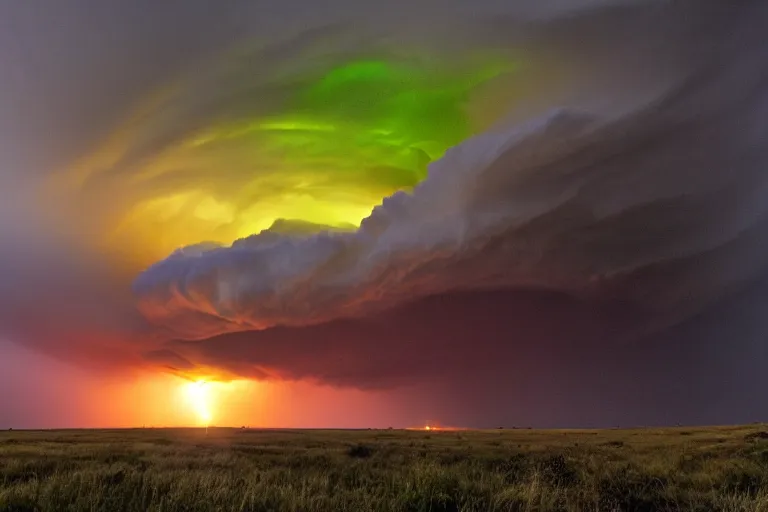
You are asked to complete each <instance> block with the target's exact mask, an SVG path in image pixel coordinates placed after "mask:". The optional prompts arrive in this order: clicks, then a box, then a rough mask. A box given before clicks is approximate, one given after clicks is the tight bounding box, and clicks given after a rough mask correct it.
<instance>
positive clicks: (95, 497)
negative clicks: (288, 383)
mask: <svg viewBox="0 0 768 512" xmlns="http://www.w3.org/2000/svg"><path fill="white" fill-rule="evenodd" d="M766 438H768V426H766V425H751V426H745V427H718V428H707V429H698V428H692V429H682V428H680V429H663V430H655V429H647V430H602V431H584V430H582V431H538V430H493V431H430V432H426V431H400V430H360V431H330V430H326V431H322V430H317V431H313V430H296V431H274V430H271V431H270V430H242V429H210V430H209V431H208V432H207V433H206V431H205V430H198V429H178V430H163V429H140V430H110V431H103V430H102V431H87V430H72V431H39V432H38V431H34V432H33V431H23V432H22V431H7V432H0V511H4V512H9V511H32V510H41V511H48V510H51V511H54V510H78V511H79V510H83V511H109V512H113V511H121V510H130V511H142V512H143V511H149V510H152V511H208V510H216V511H229V510H237V511H241V510H243V511H245V510H248V511H267V510H275V511H282V510H287V511H314V510H327V511H366V510H387V511H390V510H391V511H422V510H423V511H428V510H431V511H452V510H455V511H458V510H465V511H495V510H606V511H610V510H626V511H630V510H640V511H655V510H684V511H687V510H701V511H710V510H733V511H736V510H744V511H753V510H754V511H756V510H760V511H768V439H766Z"/></svg>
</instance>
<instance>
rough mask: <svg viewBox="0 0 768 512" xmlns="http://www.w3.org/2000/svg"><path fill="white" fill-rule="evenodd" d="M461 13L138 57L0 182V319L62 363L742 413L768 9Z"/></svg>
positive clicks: (758, 319) (682, 416)
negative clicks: (124, 104) (52, 148)
mask: <svg viewBox="0 0 768 512" xmlns="http://www.w3.org/2000/svg"><path fill="white" fill-rule="evenodd" d="M531 5H533V4H531ZM195 6H196V7H194V8H195V9H196V8H197V4H195ZM199 6H200V8H201V9H202V6H203V3H200V4H199ZM423 8H424V10H425V11H427V10H429V9H428V6H427V5H426V3H424V6H423ZM485 8H486V9H487V11H486V12H483V13H482V15H481V14H478V15H477V16H476V17H473V18H471V19H470V18H466V17H464V18H461V17H460V16H458V15H457V14H458V12H457V11H455V10H452V9H451V8H446V9H445V10H444V12H442V13H441V15H440V16H439V20H440V21H439V22H435V23H434V24H433V25H432V26H431V27H427V26H426V25H425V24H419V23H417V22H416V20H418V19H424V18H418V16H417V13H418V9H417V10H416V11H414V12H415V13H414V18H413V19H412V20H410V23H408V24H403V23H401V21H402V20H401V19H395V18H392V19H386V20H384V19H381V20H376V21H374V20H375V18H376V17H375V16H374V17H373V18H372V17H371V16H370V12H369V13H368V16H362V15H361V14H355V11H354V9H352V8H350V9H348V10H344V9H341V8H340V9H339V11H338V12H339V13H343V14H344V16H342V15H341V14H340V15H339V16H338V17H337V18H336V19H334V18H333V16H330V15H329V16H328V19H323V20H322V23H321V22H320V21H317V22H315V25H314V26H313V27H312V28H311V29H310V28H309V27H308V22H303V21H298V20H294V21H295V22H296V24H297V25H298V26H299V27H300V28H301V30H295V27H294V29H292V31H290V32H289V31H286V32H284V33H282V34H278V33H274V34H272V33H270V34H269V38H262V40H259V41H256V38H254V37H253V35H254V31H255V29H254V27H246V26H241V31H240V32H237V33H236V34H234V35H232V34H229V36H230V37H228V34H227V32H226V31H222V32H219V31H215V30H209V31H207V32H205V33H206V34H207V36H206V37H208V38H209V39H206V41H207V42H208V43H209V45H210V46H209V48H208V51H206V52H203V51H202V49H201V48H200V47H196V46H195V45H193V44H191V43H189V44H187V46H185V48H184V49H183V50H184V51H182V49H179V50H178V51H177V52H170V50H168V51H169V52H170V53H168V54H167V55H165V54H163V55H160V56H159V57H158V59H159V60H158V62H160V61H162V60H163V59H166V62H173V63H175V65H176V66H178V68H176V69H177V70H178V72H175V73H174V74H173V76H171V73H167V72H166V71H165V70H164V69H163V68H162V67H161V68H157V69H155V70H154V71H153V70H148V71H147V74H146V75H145V76H147V77H149V76H153V77H154V79H152V80H150V79H149V78H145V79H140V76H144V75H141V74H137V75H136V77H135V82H134V83H135V90H136V91H137V94H136V95H135V98H134V100H135V101H132V102H131V104H135V105H137V106H136V107H135V108H134V109H133V110H131V111H129V112H128V114H125V113H123V115H122V116H117V115H115V116H113V117H114V119H122V121H120V122H112V123H111V124H109V123H106V121H104V122H103V126H112V127H113V128H111V129H106V130H105V132H104V133H108V134H109V135H108V136H106V137H95V136H94V134H95V133H96V132H95V131H93V132H89V130H85V129H83V130H78V133H77V134H73V135H71V141H70V142H69V143H68V144H64V145H62V147H64V146H67V149H68V148H69V147H75V146H80V147H81V148H85V153H83V154H84V155H85V156H83V157H81V158H73V157H72V155H73V154H79V153H75V152H73V153H72V154H67V151H64V149H62V150H61V152H59V154H58V155H57V156H56V157H55V158H54V156H51V157H50V158H49V159H48V160H49V161H45V162H43V161H39V162H37V163H38V166H39V167H40V168H41V169H45V168H55V169H56V171H55V172H47V171H45V172H44V171H35V170H33V168H34V167H36V166H32V165H28V167H29V169H30V172H28V173H15V174H13V175H12V176H11V177H10V178H7V179H8V182H9V183H13V185H14V186H19V187H20V186H21V184H22V183H23V184H24V186H25V187H27V186H29V187H30V188H31V189H32V190H34V191H35V194H33V193H29V196H30V197H33V196H34V197H36V198H39V197H43V198H45V199H44V201H45V203H44V207H42V208H40V207H37V206H35V205H33V206H31V207H30V205H29V204H24V205H23V208H22V207H21V206H9V207H8V208H9V211H12V212H14V214H17V213H18V212H21V211H30V219H29V220H28V221H25V224H23V225H20V224H19V223H15V222H7V223H6V224H7V225H8V227H7V229H6V228H4V230H3V231H2V237H3V240H8V241H9V242H10V244H9V245H8V247H10V248H11V249H9V251H7V252H6V253H5V254H4V255H3V256H2V259H0V268H2V270H0V272H3V274H2V275H3V276H4V280H3V281H2V283H0V292H1V293H0V297H1V299H0V300H2V301H3V303H4V304H8V305H9V306H8V307H7V308H6V312H5V313H3V314H2V315H1V316H0V320H2V323H3V325H2V326H3V327H4V328H5V330H6V331H8V332H9V333H10V334H11V335H12V339H13V340H14V341H17V342H19V343H22V344H25V345H30V346H33V347H35V348H38V349H40V350H44V351H47V352H50V353H54V354H56V355H59V356H61V357H70V358H74V359H76V360H93V359H94V358H99V359H103V360H104V361H108V362H109V363H110V364H117V365H120V364H136V365H150V366H155V367H158V368H160V369H164V370H166V371H172V372H176V373H181V374H185V375H190V376H194V375H206V376H210V375H215V376H218V378H225V379H226V378H233V377H247V378H255V379H274V380H305V381H311V382H314V383H318V384H323V385H330V386H337V387H351V388H359V389H363V390H375V391H377V392H380V391H387V392H391V393H392V394H393V396H401V398H402V400H403V401H404V403H405V402H407V400H408V399H407V393H408V392H407V391H405V390H409V389H413V388H418V389H421V390H424V392H425V393H427V395H428V396H430V397H432V399H433V400H434V402H435V404H437V405H436V406H435V407H436V409H437V410H439V414H440V418H441V420H442V421H444V422H445V423H449V424H455V425H467V426H485V427H487V426H496V425H497V424H510V423H512V424H518V423H521V422H525V423H534V424H538V425H606V424H615V423H624V424H626V423H628V422H629V423H635V424H652V423H671V422H706V423H710V422H730V421H754V420H756V419H760V417H762V416H764V415H765V414H766V412H768V411H767V410H766V409H765V404H764V403H762V402H761V399H760V391H759V390H760V389H764V386H765V385H766V383H767V382H766V377H765V376H764V375H765V372H764V370H765V369H766V368H765V365H766V363H768V354H766V348H765V347H766V345H765V343H764V341H763V340H764V335H765V334H766V328H765V326H764V321H763V318H764V315H763V313H762V312H763V311H764V308H765V298H766V293H767V292H768V289H766V286H765V282H766V281H765V279H766V277H768V276H766V261H765V248H766V247H768V234H766V233H768V216H767V215H768V212H767V211H766V206H765V204H766V203H765V201H764V198H765V196H766V193H768V181H766V178H765V176H764V171H763V166H764V165H765V163H766V162H767V161H768V149H767V148H766V146H765V144H764V141H765V140H767V139H768V124H766V122H765V119H767V118H768V117H766V114H768V93H766V92H765V91H768V88H767V87H766V85H768V84H767V83H766V82H768V66H766V64H765V62H768V61H766V57H768V55H766V53H767V52H766V50H765V48H764V45H763V44H762V39H763V34H764V31H765V29H766V27H768V8H767V7H766V6H764V5H762V4H761V3H760V2H758V1H746V0H745V1H741V2H725V1H716V0H707V1H698V2H692V1H682V2H662V1H649V2H634V3H627V4H626V5H614V6H610V7H600V6H593V5H586V4H584V5H583V6H581V8H580V9H575V8H574V6H573V5H571V6H570V7H569V8H568V9H567V10H566V9H564V8H563V7H562V6H559V5H555V4H554V3H552V4H551V5H548V6H541V7H539V8H534V7H532V6H527V7H526V6H524V5H522V4H521V6H520V8H519V9H518V10H517V11H516V12H504V10H501V9H500V8H499V6H493V5H491V4H490V3H489V4H488V5H486V6H485ZM185 12H186V13H187V14H188V15H189V16H190V20H191V21H190V23H188V24H186V26H188V27H192V26H194V25H195V23H198V22H199V23H203V22H202V21H195V20H197V19H198V18H197V16H198V15H199V13H198V14H193V13H191V11H189V10H187V11H185ZM241 14H242V13H241ZM325 14H328V13H325ZM167 15H168V16H171V13H168V14H167ZM229 16H231V18H230V17H229ZM286 16H287V14H286ZM358 16H359V17H360V20H363V18H365V23H367V24H368V27H369V29H368V30H362V29H361V28H360V27H359V26H356V25H355V24H349V23H345V22H344V21H345V18H346V17H352V18H355V17H358ZM236 18H238V16H236V15H234V14H232V13H230V14H227V15H226V16H224V15H222V17H221V18H220V19H221V21H220V23H221V24H222V25H223V26H227V25H228V24H229V23H234V21H232V19H236ZM217 19H219V18H217ZM302 19H303V18H302ZM326 22H328V23H330V22H339V23H334V24H326ZM158 23H159V22H158ZM361 23H362V21H361ZM297 34H298V35H297ZM125 37H130V35H129V34H126V36H125ZM181 41H186V39H184V38H182V39H181ZM203 53H205V57H204V56H203ZM184 63H187V64H184ZM188 63H195V64H194V65H189V64H188ZM201 63H202V64H201ZM158 65H159V64H158ZM97 89H99V88H97ZM112 90H115V89H114V88H112ZM140 91H144V92H143V93H141V92H140ZM147 91H150V92H147ZM126 95H127V93H126ZM104 101H105V104H106V103H111V102H110V101H108V99H107V98H106V97H105V98H104ZM430 105H432V106H433V107H434V108H431V107H430V108H427V107H429V106H430ZM393 106H397V115H396V116H395V115H394V114H392V109H393V108H394V107H393ZM62 108H64V107H62ZM96 110H97V111H98V112H99V114H100V115H105V114H103V113H104V111H105V109H96ZM106 110H108V109H106ZM105 117H109V116H105ZM114 119H113V120H114ZM92 124H93V126H96V125H98V124H99V123H97V122H95V121H93V123H92ZM89 133H90V134H89ZM75 135H77V136H78V137H76V136H75ZM75 139H82V140H75ZM99 139H100V140H99ZM88 141H91V142H92V141H97V142H95V143H93V144H92V145H90V144H88V143H87V142H88ZM89 146H91V147H90V148H89ZM13 154H14V155H18V160H19V161H21V160H23V158H22V157H23V156H24V155H22V154H21V153H20V148H15V149H14V153H13ZM31 161H32V160H30V159H27V162H31ZM40 190H42V192H40V193H38V191H40ZM358 224H359V227H358ZM20 226H21V227H20ZM179 245H183V247H179V248H177V249H176V250H175V251H173V252H172V253H171V254H170V255H168V256H166V255H167V253H168V252H169V251H170V250H172V249H173V248H174V247H177V246H179ZM5 276H7V277H5ZM59 305H61V306H59ZM36 318H38V319H39V318H45V319H46V323H45V325H44V326H43V325H40V324H38V323H36V322H35V319H36Z"/></svg>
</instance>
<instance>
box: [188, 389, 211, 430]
mask: <svg viewBox="0 0 768 512" xmlns="http://www.w3.org/2000/svg"><path fill="white" fill-rule="evenodd" d="M184 391H185V394H186V396H187V400H188V401H189V404H190V406H191V407H192V409H193V410H194V411H195V415H196V416H197V419H198V421H199V422H200V424H201V425H203V426H206V427H207V426H208V425H209V424H210V423H211V420H212V419H213V413H212V412H211V393H210V384H209V383H208V382H205V381H203V380H201V381H197V382H190V383H188V384H187V385H186V386H185V388H184Z"/></svg>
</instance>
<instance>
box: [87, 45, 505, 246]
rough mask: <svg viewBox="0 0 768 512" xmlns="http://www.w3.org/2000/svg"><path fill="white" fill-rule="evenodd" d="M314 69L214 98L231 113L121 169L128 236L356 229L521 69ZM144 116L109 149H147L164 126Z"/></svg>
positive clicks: (363, 65)
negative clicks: (303, 226)
mask: <svg viewBox="0 0 768 512" xmlns="http://www.w3.org/2000/svg"><path fill="white" fill-rule="evenodd" d="M309 68H310V71H309V72H307V71H306V70H305V72H304V73H297V74H296V76H293V77H289V78H285V77H282V78H281V79H280V80H282V81H278V83H277V84H276V85H275V84H274V83H269V82H268V80H267V79H262V81H261V82H257V86H256V87H253V86H249V87H242V86H240V87H235V86H233V85H231V84H229V89H228V90H224V91H223V92H220V95H221V96H222V97H223V98H224V99H221V98H216V101H218V104H220V105H221V104H223V105H224V106H225V107H226V108H224V109H222V110H224V111H225V112H227V114H226V115H224V114H221V115H218V116H217V113H216V112H213V113H212V114H211V113H208V114H207V117H206V118H205V119H204V120H203V122H202V123H201V122H199V119H195V124H197V125H199V126H202V128H201V129H197V130H194V131H193V132H192V133H191V134H190V132H189V130H187V131H186V134H185V135H184V136H183V137H182V138H181V139H179V140H178V141H177V142H174V143H173V144H169V145H166V146H160V147H161V150H160V151H157V150H155V151H154V152H152V153H150V154H148V155H143V157H142V158H140V159H136V161H135V162H134V163H132V165H133V166H134V167H135V168H134V169H131V170H130V171H129V172H121V173H114V174H115V175H116V176H115V179H116V180H117V181H116V182H115V184H116V187H119V192H120V194H128V195H130V194H131V193H132V191H133V193H134V195H135V197H134V199H133V200H132V201H131V204H130V208H129V211H127V212H126V215H124V217H123V219H122V220H121V222H120V224H119V227H120V230H121V236H123V235H124V234H125V232H126V230H128V231H134V232H136V231H138V232H141V233H142V237H143V238H144V241H145V242H148V243H154V244H155V245H159V246H161V247H162V250H168V249H169V248H170V249H172V248H173V247H175V246H177V245H182V244H189V243H194V242H198V241H200V240H215V241H219V242H224V243H228V242H231V241H232V240H233V239H235V238H238V237H242V236H246V235H249V234H252V233H255V232H258V231H260V230H261V229H266V228H268V227H269V226H270V225H271V224H272V223H273V222H274V221H275V220H276V219H280V218H285V219H294V220H298V221H307V222H311V223H317V224H321V225H322V224H325V225H332V226H339V225H347V224H355V225H356V224H359V222H360V221H361V220H362V219H363V218H364V217H365V216H366V215H367V214H368V213H369V212H370V210H371V209H372V207H373V206H375V205H376V204H377V203H379V202H380V201H381V199H382V197H384V196H386V195H388V194H391V193H393V192H394V191H396V190H402V189H409V188H410V187H413V186H414V185H415V184H417V183H418V182H419V181H421V180H422V179H423V178H424V177H425V175H426V170H427V166H428V164H429V163H430V162H431V161H433V160H435V159H437V158H440V157H441V156H442V155H443V154H444V152H445V151H446V150H447V149H448V148H449V147H451V146H453V145H455V144H458V143H459V142H461V141H462V140H464V139H466V138H467V137H469V136H470V135H472V134H473V130H476V129H477V127H475V126H473V125H472V122H471V120H470V116H469V114H468V109H467V107H468V104H469V103H470V102H471V100H472V97H473V94H475V93H476V92H477V90H478V87H480V86H482V85H483V84H485V83H487V82H489V81H490V80H491V79H493V78H495V77H497V76H499V75H502V74H505V73H508V72H510V71H512V70H513V69H514V66H513V65H512V64H511V63H510V62H509V61H505V60H503V59H498V58H485V59H480V60H473V61H472V62H470V63H466V62H462V63H461V64H456V63H451V64H448V63H446V62H435V61H429V60H425V59H420V60H417V59H399V58H379V59H348V60H346V61H345V62H342V63H341V64H338V63H337V64H336V65H333V66H330V65H325V66H324V65H323V64H322V63H321V64H319V65H317V64H316V65H314V66H309ZM251 85H252V84H251ZM270 91H272V93H270ZM274 91H278V92H277V93H275V92H274ZM240 104H243V105H245V106H243V108H242V112H241V111H239V105H240ZM254 104H255V105H256V108H254ZM233 112H234V113H235V114H233ZM158 115H159V114H158ZM163 115H168V114H167V113H165V114H163ZM176 115H177V117H182V118H183V116H180V115H178V114H176ZM147 119H148V120H146V119H145V120H142V121H141V122H140V123H138V125H139V128H138V130H136V133H134V134H133V135H128V136H127V137H126V141H123V142H122V143H117V144H116V143H114V142H113V143H112V148H113V150H112V151H113V152H115V150H114V147H120V146H121V144H122V147H120V148H119V149H118V150H117V151H116V153H119V154H120V155H123V156H124V155H125V154H130V153H131V150H132V149H133V151H134V153H136V152H139V153H141V151H137V150H136V149H135V147H136V145H137V144H140V143H143V144H146V139H147V137H148V136H147V133H148V132H151V131H152V130H151V129H154V130H155V131H157V125H160V126H163V122H159V121H158V119H157V118H155V119H154V120H153V118H152V116H151V115H150V116H148V117H147ZM182 121H183V119H182ZM153 123H154V124H153ZM177 124H181V121H177ZM150 128H151V129H150ZM137 141H143V142H137ZM149 146H150V147H151V144H150V145H149ZM104 153H105V152H104V151H102V155H103V154H104ZM107 153H109V152H108V151H107ZM119 160H120V157H118V156H114V157H113V159H112V161H111V162H108V163H107V164H105V163H104V162H103V161H102V162H97V163H96V164H95V165H94V164H93V163H92V164H91V166H92V167H101V168H105V167H109V166H110V165H114V163H115V162H117V161H119ZM117 175H120V176H123V178H119V177H118V176H117ZM125 176H127V178H125ZM116 190H117V189H116ZM148 233H151V235H148ZM147 237H149V238H151V239H152V240H154V242H153V241H148V240H147Z"/></svg>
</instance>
